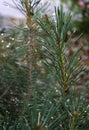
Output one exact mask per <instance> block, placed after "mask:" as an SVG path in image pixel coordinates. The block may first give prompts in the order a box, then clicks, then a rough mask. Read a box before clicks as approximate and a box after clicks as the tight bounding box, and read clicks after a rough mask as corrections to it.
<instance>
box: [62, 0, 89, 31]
mask: <svg viewBox="0 0 89 130" xmlns="http://www.w3.org/2000/svg"><path fill="white" fill-rule="evenodd" d="M61 2H62V3H64V4H66V7H67V9H68V10H70V11H71V12H72V13H73V21H74V25H75V27H76V28H77V31H78V32H79V33H81V32H83V33H84V34H89V29H88V26H89V1H87V0H72V1H68V0H61Z"/></svg>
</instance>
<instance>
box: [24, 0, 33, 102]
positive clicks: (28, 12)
mask: <svg viewBox="0 0 89 130" xmlns="http://www.w3.org/2000/svg"><path fill="white" fill-rule="evenodd" d="M24 3H25V7H26V15H27V25H28V27H29V30H30V36H29V41H28V56H27V63H28V69H29V72H28V89H27V100H28V101H29V100H30V90H31V83H32V54H33V34H32V16H31V5H30V3H29V0H25V2H24Z"/></svg>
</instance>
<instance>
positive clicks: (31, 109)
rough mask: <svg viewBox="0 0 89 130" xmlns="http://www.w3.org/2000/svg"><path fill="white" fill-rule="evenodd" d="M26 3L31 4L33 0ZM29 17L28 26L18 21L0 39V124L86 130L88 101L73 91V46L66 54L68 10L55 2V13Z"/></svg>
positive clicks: (17, 128) (12, 129)
mask: <svg viewBox="0 0 89 130" xmlns="http://www.w3.org/2000/svg"><path fill="white" fill-rule="evenodd" d="M21 2H23V1H22V0H21ZM25 2H26V1H25ZM30 2H35V3H34V4H32V5H33V6H35V5H37V4H38V3H39V0H37V1H36V0H35V1H30ZM22 4H23V5H24V3H22ZM30 5H31V3H30ZM33 6H32V7H33ZM26 9H28V7H27V8H26ZM29 9H30V8H29ZM26 11H27V10H26ZM28 12H29V11H28ZM27 16H29V17H30V14H29V15H27ZM31 17H32V16H31ZM34 17H35V16H33V19H34V20H33V19H32V21H31V22H32V24H30V26H29V27H27V28H24V27H23V26H19V27H18V28H17V29H16V30H14V33H11V35H9V36H4V37H3V39H2V40H4V43H3V44H2V42H1V44H0V46H1V48H0V49H1V53H0V57H1V59H0V73H1V74H0V84H1V91H0V95H1V96H0V98H1V100H0V129H1V130H88V128H89V105H88V101H87V100H86V96H85V95H83V94H82V92H78V91H77V83H78V81H79V79H80V74H81V72H82V70H83V67H82V65H81V62H80V60H79V58H78V52H79V49H78V50H76V51H75V52H74V53H73V54H71V55H70V56H68V53H69V49H70V48H69V47H71V46H72V43H71V37H72V36H70V37H69V36H68V31H70V30H71V28H72V25H71V15H70V14H65V13H64V12H63V8H62V7H61V8H60V9H59V8H55V17H49V16H48V15H45V17H43V19H42V18H39V19H36V18H37V17H35V18H34ZM27 20H28V19H27ZM30 20H31V19H30ZM35 22H36V23H35ZM34 23H35V25H36V26H35V28H32V27H33V26H32V25H33V24H34ZM27 25H29V20H28V21H27ZM12 38H14V41H13V40H12V42H11V39H12ZM2 40H1V41H2ZM7 41H8V42H7ZM9 42H10V43H11V44H8V43H9ZM8 45H9V46H8ZM31 45H33V46H31ZM32 48H33V50H32ZM29 49H31V50H30V51H31V53H28V50H29ZM29 54H30V55H29ZM29 56H31V57H29ZM29 58H30V62H28V60H29ZM28 63H30V65H31V67H29V64H28ZM29 72H31V73H30V74H31V75H30V76H31V78H32V79H31V82H30V84H29V82H28V79H29ZM28 87H30V93H28ZM7 88H8V89H7ZM28 94H30V99H29V100H28V98H27V96H28Z"/></svg>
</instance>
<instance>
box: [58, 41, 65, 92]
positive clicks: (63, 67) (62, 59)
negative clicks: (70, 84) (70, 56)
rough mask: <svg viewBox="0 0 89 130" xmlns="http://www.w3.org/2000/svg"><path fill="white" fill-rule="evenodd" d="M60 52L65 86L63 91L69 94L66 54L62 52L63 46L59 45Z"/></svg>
mask: <svg viewBox="0 0 89 130" xmlns="http://www.w3.org/2000/svg"><path fill="white" fill-rule="evenodd" d="M59 50H60V52H61V54H60V61H61V66H62V68H61V74H62V84H63V90H64V92H63V93H64V94H66V92H67V77H66V66H65V64H66V63H65V59H64V54H63V52H62V48H61V44H60V43H59Z"/></svg>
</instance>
